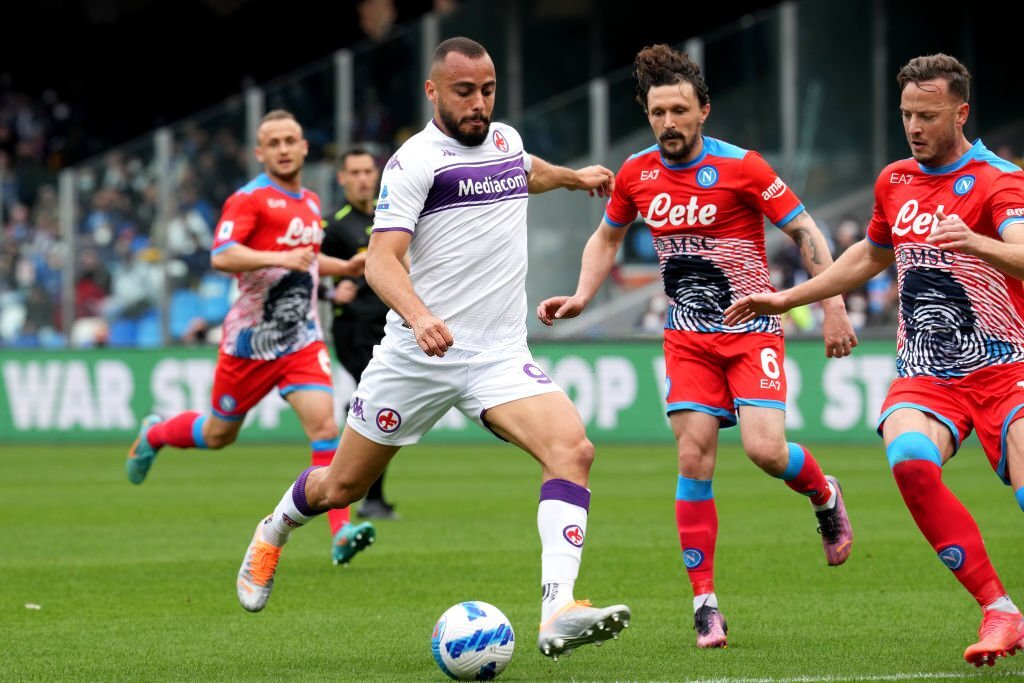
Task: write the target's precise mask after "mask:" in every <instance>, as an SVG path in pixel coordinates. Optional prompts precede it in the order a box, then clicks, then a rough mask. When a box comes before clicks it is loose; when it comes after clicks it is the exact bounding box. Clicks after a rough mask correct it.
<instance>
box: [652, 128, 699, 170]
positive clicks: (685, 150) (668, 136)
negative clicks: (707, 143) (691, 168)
mask: <svg viewBox="0 0 1024 683" xmlns="http://www.w3.org/2000/svg"><path fill="white" fill-rule="evenodd" d="M698 137H699V136H698V135H694V136H693V137H692V138H690V139H689V140H687V139H686V136H685V135H683V134H682V133H680V132H679V131H677V130H667V131H665V132H664V133H662V134H661V137H659V138H658V148H659V149H660V150H661V156H662V158H663V159H664V160H665V161H667V162H669V163H670V164H681V163H683V162H684V161H686V157H688V156H690V152H692V151H693V147H694V145H696V144H697V138H698ZM666 140H682V141H683V146H682V147H680V148H679V151H678V152H670V151H669V150H667V149H665V141H666Z"/></svg>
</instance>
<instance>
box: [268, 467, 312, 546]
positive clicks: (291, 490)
mask: <svg viewBox="0 0 1024 683" xmlns="http://www.w3.org/2000/svg"><path fill="white" fill-rule="evenodd" d="M313 469H315V468H312V467H311V468H309V469H308V470H306V471H304V472H303V473H302V474H301V475H299V478H298V479H296V480H295V483H294V484H292V485H291V486H289V487H288V490H287V491H285V492H284V496H282V497H281V502H279V503H278V504H277V507H276V508H274V512H273V514H271V515H270V517H268V518H267V519H266V520H265V521H264V522H263V526H262V527H260V538H261V539H263V540H264V541H266V542H267V543H269V544H271V545H276V546H278V547H281V546H283V545H284V544H285V543H287V542H288V535H289V534H291V532H292V531H294V530H295V529H298V528H299V527H300V526H302V525H303V524H305V523H306V522H308V521H309V520H311V519H314V518H316V517H318V516H319V515H321V514H323V513H324V512H326V510H320V511H313V510H310V509H309V504H308V503H307V502H306V477H307V476H308V475H309V472H310V471H311V470H313ZM296 499H298V505H296ZM299 505H301V506H302V507H304V508H305V512H303V511H301V510H299ZM309 513H312V514H309Z"/></svg>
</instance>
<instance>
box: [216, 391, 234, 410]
mask: <svg viewBox="0 0 1024 683" xmlns="http://www.w3.org/2000/svg"><path fill="white" fill-rule="evenodd" d="M217 404H218V406H219V407H220V409H221V410H223V411H224V412H225V413H233V412H235V408H237V407H238V401H236V400H235V397H234V396H232V395H231V394H224V395H223V396H221V397H220V400H219V401H218V402H217Z"/></svg>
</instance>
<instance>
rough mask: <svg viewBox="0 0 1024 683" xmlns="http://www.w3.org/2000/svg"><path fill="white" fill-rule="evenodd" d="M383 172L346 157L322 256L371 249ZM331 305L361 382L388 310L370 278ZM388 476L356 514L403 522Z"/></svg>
mask: <svg viewBox="0 0 1024 683" xmlns="http://www.w3.org/2000/svg"><path fill="white" fill-rule="evenodd" d="M379 180H380V169H379V168H378V167H377V162H376V160H375V159H374V158H373V155H372V154H370V153H369V152H368V151H366V150H365V149H362V148H359V147H353V148H352V149H349V150H348V151H347V152H345V153H344V154H343V155H342V156H341V160H340V162H339V164H338V184H339V185H340V186H341V187H342V188H343V189H344V191H345V203H344V205H342V207H341V208H340V209H338V211H336V212H335V213H334V215H333V216H330V218H329V220H325V221H323V229H324V241H323V244H322V245H321V247H320V250H321V252H322V253H324V254H326V255H328V256H335V257H337V258H350V257H352V256H355V255H356V254H358V253H359V252H361V251H366V247H367V245H368V244H369V242H370V231H371V229H372V228H373V204H374V201H375V200H376V199H377V182H378V181H379ZM328 300H329V301H331V303H332V304H333V311H334V320H333V322H332V323H331V334H332V336H333V337H334V350H335V352H336V353H337V355H338V360H339V361H340V362H341V364H342V366H343V367H344V368H345V369H346V370H347V371H348V373H349V374H350V375H352V377H354V378H355V380H356V383H357V384H358V382H359V380H360V378H361V377H362V375H363V370H364V369H365V368H366V365H367V363H369V362H370V359H371V358H372V357H373V347H374V346H376V345H377V344H379V343H380V340H381V338H383V337H384V322H385V317H386V316H387V313H388V307H387V306H386V305H385V304H384V302H383V301H381V300H380V299H379V298H378V297H377V295H376V294H375V293H374V291H373V290H372V289H370V286H369V285H368V284H367V283H366V278H363V277H359V278H354V279H353V278H344V279H342V280H340V281H339V282H338V283H337V284H336V286H335V288H334V293H333V296H330V297H329V299H328ZM383 489H384V474H383V473H382V474H381V475H380V477H379V478H378V479H377V481H375V482H373V484H372V485H371V486H370V490H369V491H367V493H366V498H364V499H363V502H362V504H361V505H360V506H359V509H358V510H357V511H356V514H357V515H359V516H360V517H363V518H366V519H398V515H397V514H396V513H395V508H394V506H393V505H391V504H390V503H388V502H387V501H385V500H384V490H383Z"/></svg>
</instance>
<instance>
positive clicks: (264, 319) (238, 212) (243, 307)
mask: <svg viewBox="0 0 1024 683" xmlns="http://www.w3.org/2000/svg"><path fill="white" fill-rule="evenodd" d="M323 238H324V232H323V228H321V227H320V198H319V197H317V196H316V194H315V193H313V192H310V191H309V190H307V189H305V188H303V189H302V190H301V191H300V192H298V193H294V192H289V191H288V190H285V189H284V188H282V187H280V186H278V185H275V184H274V183H273V181H271V180H270V178H269V177H267V175H266V174H265V173H261V174H260V175H258V176H257V177H256V178H254V179H253V180H251V181H250V182H249V183H248V184H247V185H246V186H245V187H243V188H242V189H240V190H238V191H237V192H235V193H234V194H233V195H231V196H230V197H228V200H227V201H226V202H225V203H224V211H223V213H222V214H221V219H220V223H219V224H218V225H217V235H216V238H215V239H214V242H213V253H214V254H216V253H218V252H220V251H223V250H224V249H229V248H230V247H231V246H232V245H234V244H241V245H244V246H246V247H249V248H250V249H256V250H259V251H286V250H289V249H296V248H305V247H313V250H314V251H315V252H316V253H319V252H320V243H321V242H323ZM237 276H238V289H239V297H238V300H237V301H235V303H234V304H233V305H232V306H231V310H230V311H229V312H228V315H227V318H225V320H224V335H223V337H222V339H221V346H220V348H221V351H223V352H224V353H227V354H229V355H232V356H238V357H240V358H255V359H258V360H273V359H274V358H279V357H281V356H284V355H287V354H289V353H295V352H296V351H298V350H300V349H303V348H305V347H306V346H308V345H309V344H311V343H313V342H315V341H320V340H323V331H322V330H321V328H320V320H319V318H318V317H317V312H316V308H317V307H316V290H317V285H318V283H319V269H318V267H317V263H316V261H313V265H312V266H311V267H310V269H309V272H305V273H299V272H296V271H293V270H288V269H287V268H261V269H260V270H254V271H249V272H246V273H238V274H237Z"/></svg>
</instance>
